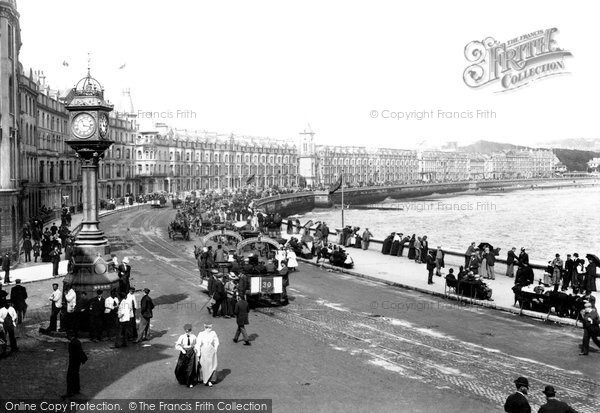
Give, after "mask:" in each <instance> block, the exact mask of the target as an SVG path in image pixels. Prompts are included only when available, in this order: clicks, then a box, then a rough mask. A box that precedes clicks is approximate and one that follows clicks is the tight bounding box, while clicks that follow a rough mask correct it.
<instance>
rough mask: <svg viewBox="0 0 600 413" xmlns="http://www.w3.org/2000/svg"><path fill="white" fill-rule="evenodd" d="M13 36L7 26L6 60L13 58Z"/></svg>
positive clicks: (11, 28)
mask: <svg viewBox="0 0 600 413" xmlns="http://www.w3.org/2000/svg"><path fill="white" fill-rule="evenodd" d="M14 53H15V50H14V35H13V27H12V26H11V25H10V24H9V25H8V58H9V59H12V58H13V57H14Z"/></svg>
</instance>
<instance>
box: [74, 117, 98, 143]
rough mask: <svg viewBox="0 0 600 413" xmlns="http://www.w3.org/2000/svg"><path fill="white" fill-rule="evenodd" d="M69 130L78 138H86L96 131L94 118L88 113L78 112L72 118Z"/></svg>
mask: <svg viewBox="0 0 600 413" xmlns="http://www.w3.org/2000/svg"><path fill="white" fill-rule="evenodd" d="M71 130H72V131H73V133H74V134H75V136H77V137H78V138H80V139H87V138H89V137H90V136H92V135H93V134H94V132H95V131H96V119H94V117H93V116H92V115H90V114H89V113H80V114H79V115H77V116H75V117H74V118H73V124H72V126H71Z"/></svg>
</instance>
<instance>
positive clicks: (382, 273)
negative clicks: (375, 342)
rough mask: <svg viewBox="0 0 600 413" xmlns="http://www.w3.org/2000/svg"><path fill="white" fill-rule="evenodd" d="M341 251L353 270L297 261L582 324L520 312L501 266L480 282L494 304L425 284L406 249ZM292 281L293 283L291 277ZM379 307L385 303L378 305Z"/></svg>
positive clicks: (441, 282) (437, 282) (440, 284)
mask: <svg viewBox="0 0 600 413" xmlns="http://www.w3.org/2000/svg"><path fill="white" fill-rule="evenodd" d="M282 227H283V230H282V233H281V236H282V237H283V238H286V239H289V238H291V237H293V236H296V237H297V238H298V239H299V235H289V234H287V233H286V231H285V228H286V226H285V225H283V226H282ZM333 235H335V233H334V234H333ZM335 238H336V237H335V236H332V235H331V234H330V236H329V239H330V240H332V239H333V240H335ZM333 244H335V242H333ZM336 245H337V244H336ZM344 250H345V251H346V252H348V253H349V254H350V256H351V257H352V259H353V260H354V268H353V269H351V270H348V269H343V268H340V267H336V266H333V265H330V264H329V262H328V261H327V260H321V261H320V262H319V263H318V264H317V263H316V258H313V259H312V260H306V259H302V258H298V261H302V262H305V263H309V264H312V265H316V266H321V267H322V268H324V269H327V270H333V271H339V272H343V273H346V274H350V275H354V276H356V277H360V278H365V279H369V280H372V281H379V282H383V283H385V284H387V285H390V286H393V287H400V288H405V289H410V290H415V291H419V292H422V293H426V294H430V295H435V296H440V297H445V298H448V299H450V300H457V301H461V302H464V303H468V304H472V305H479V306H482V307H487V308H492V309H497V310H502V311H507V312H510V313H514V314H520V315H526V316H529V317H534V318H538V319H542V320H546V319H547V320H550V321H554V322H558V323H561V324H568V325H575V324H577V325H579V326H581V323H575V320H573V319H570V318H561V317H557V316H555V315H548V314H546V313H539V312H535V311H529V310H521V309H520V308H519V307H515V306H514V293H513V291H512V287H513V286H514V282H515V279H514V278H510V277H507V276H506V275H500V274H498V270H500V268H505V267H504V266H503V265H502V266H501V267H500V266H499V267H500V268H498V269H497V270H496V275H495V278H496V279H495V280H487V279H486V280H483V281H484V282H485V283H486V284H487V285H488V286H489V287H490V288H491V289H492V300H493V301H488V300H477V299H471V298H470V297H465V296H462V295H457V294H456V293H455V292H454V291H452V290H450V291H449V290H448V289H446V288H445V285H446V279H445V278H444V276H442V277H437V276H435V275H434V276H433V282H434V284H432V285H428V284H427V276H428V272H427V269H426V266H425V264H417V263H416V262H415V261H413V260H409V259H408V258H407V257H406V254H407V253H408V248H405V249H404V256H403V257H397V256H390V255H383V254H382V253H381V244H380V243H373V242H372V243H371V245H370V247H369V249H368V250H363V249H359V248H354V247H344ZM448 258H450V257H448ZM456 258H458V257H456ZM448 261H450V263H448ZM453 262H456V263H457V265H453V264H452V263H453ZM459 265H461V264H458V261H457V260H452V259H450V260H446V267H445V268H444V269H443V274H444V275H445V274H448V270H449V269H450V268H454V274H455V275H456V274H458V267H459ZM515 271H516V270H515ZM434 274H435V271H434ZM535 274H536V277H535V283H537V282H538V280H539V278H540V276H539V275H540V273H539V271H538V272H536V273H535ZM294 276H301V273H300V274H298V275H296V274H295V275H294ZM291 282H292V283H293V278H292V280H291ZM380 305H384V304H383V303H380ZM389 305H396V306H400V305H401V304H400V303H389ZM372 310H373V311H374V312H376V310H377V309H376V308H373V309H372Z"/></svg>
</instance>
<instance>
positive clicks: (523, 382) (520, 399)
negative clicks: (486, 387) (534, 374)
mask: <svg viewBox="0 0 600 413" xmlns="http://www.w3.org/2000/svg"><path fill="white" fill-rule="evenodd" d="M515 386H516V388H517V391H516V392H515V393H513V394H511V395H510V396H508V398H507V399H506V403H504V411H505V412H507V413H531V406H530V405H529V402H528V401H527V397H526V395H527V390H528V389H529V380H527V379H526V378H525V377H519V378H518V379H516V380H515Z"/></svg>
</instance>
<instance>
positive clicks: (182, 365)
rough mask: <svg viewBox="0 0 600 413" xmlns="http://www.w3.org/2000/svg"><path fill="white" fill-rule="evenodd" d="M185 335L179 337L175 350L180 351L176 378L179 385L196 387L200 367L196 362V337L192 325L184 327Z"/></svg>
mask: <svg viewBox="0 0 600 413" xmlns="http://www.w3.org/2000/svg"><path fill="white" fill-rule="evenodd" d="M183 329H184V330H185V334H182V335H181V336H179V339H178V340H177V343H176V344H175V349H177V350H179V352H180V353H179V359H177V366H176V367H175V377H176V378H177V381H178V382H179V384H184V385H186V386H188V387H194V385H195V384H196V382H197V379H198V366H197V362H196V359H197V357H196V350H195V347H196V336H195V335H193V334H192V325H191V324H186V325H184V326H183Z"/></svg>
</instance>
